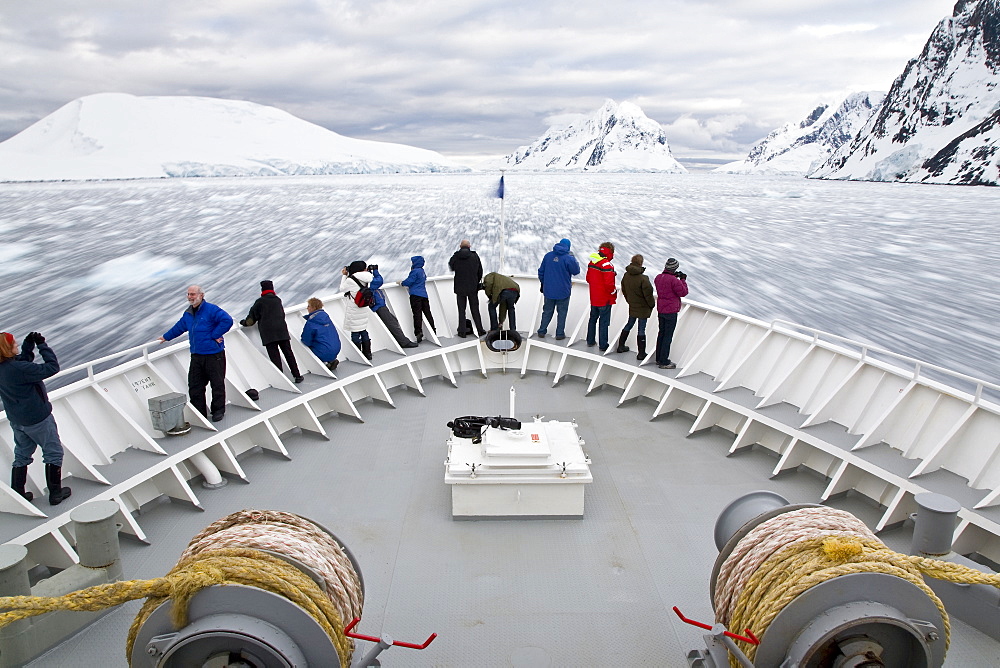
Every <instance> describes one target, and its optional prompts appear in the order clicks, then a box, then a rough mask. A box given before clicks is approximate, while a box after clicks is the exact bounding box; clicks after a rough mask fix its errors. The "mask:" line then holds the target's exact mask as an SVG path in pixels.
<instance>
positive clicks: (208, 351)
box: [158, 285, 233, 422]
mask: <svg viewBox="0 0 1000 668" xmlns="http://www.w3.org/2000/svg"><path fill="white" fill-rule="evenodd" d="M187 300H188V304H189V306H188V307H187V310H185V311H184V314H183V315H181V319H180V320H178V321H177V324H175V325H174V326H173V327H171V328H170V329H169V330H167V332H166V333H165V334H164V335H163V336H161V337H160V338H159V339H158V340H159V342H160V343H163V342H164V341H170V340H171V339H175V338H177V337H178V336H180V335H181V334H183V333H184V332H187V333H188V342H189V343H190V344H191V366H189V367H188V396H190V397H191V405H192V406H194V407H195V408H196V409H197V410H198V411H199V412H200V413H201V414H202V415H204V416H206V417H207V416H208V409H207V408H206V405H205V388H206V387H208V385H209V383H211V385H212V405H211V410H212V422H219V421H220V420H222V418H223V417H224V416H225V414H226V345H225V341H224V340H223V338H222V337H223V335H224V334H225V333H226V332H228V331H229V330H230V329H232V326H233V319H232V317H230V315H229V314H228V313H226V312H225V311H223V310H222V309H221V308H219V307H218V306H216V305H215V304H209V303H208V302H207V301H205V291H204V290H202V289H201V287H199V286H197V285H189V286H188V289H187Z"/></svg>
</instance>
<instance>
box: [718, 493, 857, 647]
mask: <svg viewBox="0 0 1000 668" xmlns="http://www.w3.org/2000/svg"><path fill="white" fill-rule="evenodd" d="M821 534H822V535H830V534H832V535H859V536H862V537H864V538H866V539H868V540H877V539H876V538H875V534H873V533H872V532H871V531H870V530H869V529H868V527H867V526H865V525H864V523H862V522H860V521H859V520H858V519H857V518H856V517H854V515H851V514H850V513H848V512H845V511H842V510H837V509H836V508H826V507H823V506H815V507H809V508H799V509H798V510H792V511H789V512H787V513H782V514H781V515H778V516H777V517H773V518H771V519H770V520H768V521H766V522H762V523H761V524H759V525H757V526H756V527H754V528H753V530H751V531H750V533H748V534H747V535H746V536H745V537H744V538H743V539H742V540H740V542H739V543H737V545H736V547H735V548H734V549H733V552H732V553H731V554H730V555H729V557H728V558H727V559H726V560H725V562H723V564H722V567H721V568H720V569H719V576H718V578H717V579H716V587H715V601H714V607H715V618H716V621H718V622H719V623H720V624H725V625H726V626H727V627H729V619H730V615H731V613H732V609H733V607H734V606H735V605H736V601H737V600H738V599H739V597H740V595H741V594H742V593H743V589H744V587H745V586H746V583H747V580H749V579H750V576H751V575H753V573H754V572H755V571H756V570H757V569H758V567H759V566H760V565H761V564H762V563H764V562H765V561H766V560H767V559H769V558H770V557H771V556H772V555H773V554H774V553H775V552H777V551H778V550H781V549H783V548H785V547H787V546H789V545H791V544H794V543H795V542H797V541H801V540H807V539H809V538H812V537H814V536H817V535H821ZM752 630H753V631H754V632H755V633H756V632H757V631H756V629H752Z"/></svg>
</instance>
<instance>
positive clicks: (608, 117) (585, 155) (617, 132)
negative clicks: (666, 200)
mask: <svg viewBox="0 0 1000 668" xmlns="http://www.w3.org/2000/svg"><path fill="white" fill-rule="evenodd" d="M494 166H497V165H494ZM498 166H499V167H500V168H501V169H512V170H518V169H521V170H531V171H541V170H553V171H584V170H586V171H595V172H671V173H682V172H686V171H687V170H686V169H684V167H683V166H682V165H681V164H680V163H679V162H677V161H676V160H675V159H674V157H673V156H672V155H671V154H670V146H669V145H668V144H667V134H666V133H665V132H664V131H663V128H662V127H660V124H659V123H657V122H656V121H653V120H650V119H649V118H648V117H647V116H646V114H644V113H642V109H640V108H639V107H638V106H636V105H635V104H632V103H631V102H622V103H621V104H617V103H615V101H614V100H607V101H605V103H604V106H602V107H601V108H600V109H598V110H597V111H595V112H594V113H593V114H591V115H590V116H581V117H580V118H578V119H576V120H574V121H572V122H569V123H564V124H562V125H554V126H552V127H550V128H549V129H548V130H547V131H546V132H545V134H544V135H542V136H541V137H539V138H538V139H537V140H535V142H534V143H533V144H531V145H530V146H522V147H520V148H519V149H517V151H515V152H514V153H512V154H510V155H508V156H506V157H504V158H503V159H502V160H501V161H500V163H499V165H498Z"/></svg>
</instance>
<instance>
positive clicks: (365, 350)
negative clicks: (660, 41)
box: [361, 341, 372, 362]
mask: <svg viewBox="0 0 1000 668" xmlns="http://www.w3.org/2000/svg"><path fill="white" fill-rule="evenodd" d="M361 354H362V355H364V356H365V359H366V360H368V361H369V362H370V361H371V359H372V342H371V341H362V342H361Z"/></svg>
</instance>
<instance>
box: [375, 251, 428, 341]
mask: <svg viewBox="0 0 1000 668" xmlns="http://www.w3.org/2000/svg"><path fill="white" fill-rule="evenodd" d="M367 269H368V272H369V273H370V274H371V275H372V282H371V285H369V286H368V287H370V288H371V289H372V296H373V297H374V298H375V303H374V304H372V305H371V309H372V310H373V311H375V315H377V316H378V318H379V320H381V321H382V322H383V324H385V326H386V329H388V330H389V333H390V334H392V338H394V339H396V343H398V344H399V347H400V348H416V347H417V344H416V342H415V341H411V340H410V339H409V338H408V337H407V336H406V334H404V333H403V328H402V327H400V326H399V320H397V319H396V316H395V315H394V314H393V312H392V311H390V310H389V307H388V306H386V303H385V293H384V292H382V289H381V288H382V284H383V283H384V282H385V279H384V278H382V274H380V273H378V265H377V264H370V265H368V267H367Z"/></svg>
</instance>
